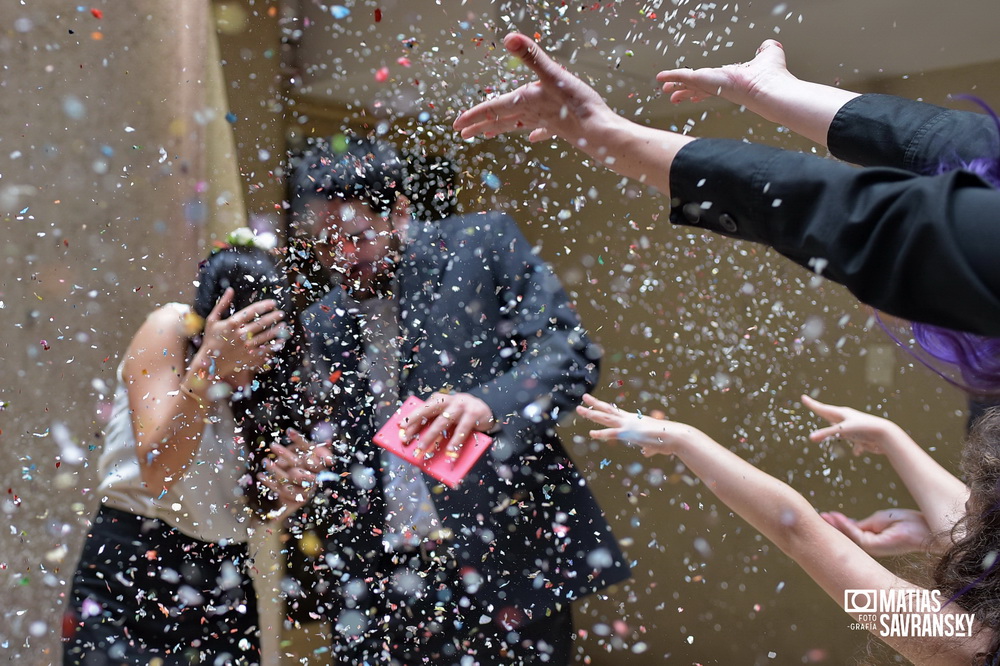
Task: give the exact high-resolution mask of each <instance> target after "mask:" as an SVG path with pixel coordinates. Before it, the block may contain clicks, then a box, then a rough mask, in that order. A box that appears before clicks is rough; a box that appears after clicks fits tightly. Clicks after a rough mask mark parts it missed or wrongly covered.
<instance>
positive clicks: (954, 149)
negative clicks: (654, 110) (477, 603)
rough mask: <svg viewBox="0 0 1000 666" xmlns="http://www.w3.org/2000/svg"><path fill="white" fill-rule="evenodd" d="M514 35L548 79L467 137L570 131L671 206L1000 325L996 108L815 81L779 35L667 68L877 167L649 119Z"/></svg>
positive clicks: (492, 105)
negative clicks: (745, 55) (754, 47)
mask: <svg viewBox="0 0 1000 666" xmlns="http://www.w3.org/2000/svg"><path fill="white" fill-rule="evenodd" d="M504 45H505V46H506V48H507V50H508V51H509V52H510V53H512V54H514V55H516V56H517V57H519V58H520V59H521V60H522V61H523V62H524V63H525V64H526V65H527V66H528V67H529V68H530V69H531V70H532V71H533V72H534V73H535V75H536V76H537V80H536V81H534V82H531V83H528V84H526V85H524V86H521V87H520V88H518V89H516V90H514V91H511V92H508V93H505V94H503V95H500V96H498V97H495V98H493V99H490V100H487V101H485V102H482V103H480V104H477V105H476V106H474V107H472V108H471V109H469V110H468V111H466V112H464V113H462V114H461V115H460V116H459V117H458V118H457V119H456V120H455V124H454V126H455V129H457V130H459V131H460V132H461V134H462V137H463V138H470V137H473V136H477V135H482V136H486V137H492V136H495V135H498V134H502V133H505V132H512V131H528V132H530V134H529V140H531V141H541V140H548V139H549V138H550V137H552V136H558V137H560V138H563V139H565V140H567V141H569V142H570V143H571V144H572V145H573V146H574V147H576V148H578V149H579V150H581V151H583V152H584V153H586V154H587V155H589V156H590V157H591V158H593V159H595V160H597V161H598V162H600V163H601V164H603V165H605V166H607V167H608V168H610V169H613V170H614V171H616V172H618V173H620V174H622V175H624V176H628V177H631V178H634V179H637V180H639V181H641V182H645V183H647V184H650V185H653V186H654V187H656V188H657V189H659V190H660V191H661V192H662V193H663V194H665V195H667V196H668V197H671V216H670V219H671V222H674V223H676V224H683V225H694V226H698V227H699V228H703V229H706V230H710V231H716V232H718V233H721V234H724V235H727V236H732V237H736V238H743V239H747V240H752V241H756V242H760V243H764V244H766V245H769V246H771V247H773V248H774V249H776V250H777V251H778V252H780V253H782V254H784V255H785V256H786V257H788V258H790V259H792V260H793V261H796V262H797V263H799V264H801V265H802V266H805V267H807V268H810V269H811V270H815V271H818V272H822V274H823V275H824V276H825V277H828V278H830V279H832V280H835V281H837V282H840V283H841V284H843V285H845V286H846V287H847V288H848V289H850V290H851V291H852V292H853V293H854V294H855V296H857V297H858V298H859V299H860V300H862V301H864V302H865V303H868V304H869V305H872V306H873V307H875V308H877V309H879V310H881V311H884V312H887V313H889V314H892V315H894V316H898V317H902V318H905V319H907V320H910V321H919V322H924V323H929V324H935V325H938V326H944V327H947V328H951V329H956V330H965V331H971V332H973V333H978V334H981V335H993V336H1000V262H998V261H997V260H996V253H997V249H998V248H1000V224H998V223H997V221H998V219H1000V191H998V190H997V189H996V188H994V187H993V186H992V185H991V184H990V182H989V181H988V180H987V179H984V177H983V175H984V174H993V175H996V174H997V173H998V170H997V161H996V158H991V159H985V160H984V159H983V157H984V156H986V155H997V154H998V145H1000V132H998V129H997V124H996V122H995V120H994V118H991V117H990V116H989V115H984V114H980V113H973V112H964V111H954V110H949V109H944V108H942V107H938V106H934V105H932V104H924V103H921V102H914V101H910V100H905V99H901V98H898V97H892V96H889V95H859V94H857V93H853V92H850V91H846V90H842V89H840V88H834V87H831V86H825V85H820V84H816V83H810V82H808V81H802V80H800V79H798V78H796V77H795V76H793V75H792V74H791V73H790V72H789V71H788V69H787V67H786V65H785V54H784V50H783V49H782V47H781V45H780V44H779V43H778V42H775V41H773V40H768V41H765V42H764V43H763V44H762V45H761V47H760V49H758V51H757V54H756V56H755V57H754V58H753V59H752V60H751V61H749V62H746V63H741V64H736V65H727V66H725V67H718V68H704V69H697V70H691V69H677V70H668V71H664V72H661V73H660V74H659V75H658V76H657V80H658V81H660V82H661V83H662V84H663V89H664V92H666V93H667V94H669V95H670V98H671V100H672V101H673V102H681V101H699V100H702V99H705V98H708V97H713V96H718V97H722V98H724V99H726V100H729V101H731V102H734V103H736V104H740V105H743V106H744V107H746V108H747V109H748V110H750V111H751V112H753V113H756V114H758V115H760V116H762V117H764V118H766V119H768V120H771V121H773V122H776V123H779V124H781V125H784V126H785V127H788V128H789V129H790V130H792V131H793V132H796V133H798V134H801V135H803V136H805V137H807V138H809V139H812V140H813V141H816V142H817V143H819V144H821V145H824V146H828V147H829V149H830V152H831V153H833V155H834V156H836V157H838V158H841V159H843V160H845V161H848V162H852V163H854V164H859V165H862V166H864V167H865V168H863V169H855V168H852V167H851V166H849V165H847V164H843V163H840V162H836V161H834V160H828V159H824V158H822V157H818V156H816V155H809V154H804V153H799V152H795V151H789V150H779V149H776V148H771V147H767V146H762V145H758V144H753V143H748V142H743V141H734V140H727V139H695V138H694V137H691V136H684V135H681V134H678V133H676V132H670V131H666V130H659V129H655V128H651V127H646V126H642V125H639V124H636V123H634V122H632V121H629V120H627V119H625V118H623V117H621V116H619V115H618V114H616V113H615V112H614V111H613V110H612V109H610V108H609V107H608V105H607V104H606V103H605V102H604V100H603V99H602V98H601V96H600V95H599V94H598V93H597V92H595V91H594V90H593V89H592V88H590V87H589V86H588V85H587V84H585V83H584V82H583V81H581V80H580V79H579V78H577V77H575V76H574V75H573V74H571V73H569V72H568V71H566V70H565V69H563V68H562V67H561V66H560V65H558V64H557V63H556V62H555V61H553V60H552V59H551V58H550V57H549V56H548V55H547V54H546V53H545V52H544V51H543V50H542V49H541V48H540V47H539V46H538V45H537V44H535V43H534V42H533V41H531V40H530V39H529V38H527V37H526V36H524V35H521V34H519V33H512V34H510V35H508V36H507V37H506V39H505V40H504ZM940 164H945V165H949V166H950V165H965V166H966V167H970V168H971V169H970V168H959V169H950V170H946V171H945V172H943V173H942V172H940V169H938V168H937V166H938V165H940ZM977 172H978V173H977Z"/></svg>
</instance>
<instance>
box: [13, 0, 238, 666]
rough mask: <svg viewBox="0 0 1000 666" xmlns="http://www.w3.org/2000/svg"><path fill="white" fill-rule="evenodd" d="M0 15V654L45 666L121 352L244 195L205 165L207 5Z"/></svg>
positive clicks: (182, 0) (36, 5) (187, 2)
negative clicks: (0, 369) (0, 21)
mask: <svg viewBox="0 0 1000 666" xmlns="http://www.w3.org/2000/svg"><path fill="white" fill-rule="evenodd" d="M4 15H5V19H4V21H3V27H2V28H0V95H2V98H3V110H4V112H3V114H0V224H2V234H3V242H2V244H0V264H2V271H0V363H2V367H3V372H2V376H3V380H2V382H0V599H3V604H2V608H0V653H3V654H4V656H5V657H6V658H11V659H13V658H15V657H22V658H24V659H26V662H25V663H50V662H51V663H56V662H58V661H59V658H60V657H59V649H60V648H59V634H60V630H61V616H62V611H63V604H64V599H65V596H66V595H67V593H68V591H69V585H70V583H71V577H72V573H73V568H74V566H75V564H76V560H77V556H78V552H79V547H80V544H81V542H82V540H83V537H84V535H85V533H86V529H87V524H88V520H89V518H90V517H91V515H92V514H93V512H94V510H95V508H96V506H97V504H98V502H99V500H100V498H99V497H98V496H97V495H96V493H95V491H94V487H95V484H96V481H97V479H96V478H95V469H94V467H95V461H96V458H97V455H98V453H99V450H100V447H101V445H102V436H101V430H102V427H103V424H104V419H105V418H106V416H107V408H108V403H109V400H110V396H111V394H112V391H113V388H114V382H115V370H116V368H117V365H118V363H119V361H120V360H121V353H122V351H123V350H124V347H125V345H126V344H127V342H128V340H129V339H130V337H131V335H132V334H133V332H134V331H135V329H136V328H137V326H138V324H139V323H140V322H141V321H142V319H143V318H144V317H145V315H146V314H147V313H148V312H149V311H151V310H152V309H154V308H155V307H157V306H158V305H160V304H162V303H165V302H168V301H175V300H180V301H189V300H190V293H191V289H190V286H191V281H192V279H193V277H194V271H195V269H196V266H197V262H198V260H199V259H200V258H201V257H202V256H203V255H204V252H205V250H206V246H207V240H208V239H207V229H208V228H209V227H213V228H214V227H215V226H219V227H220V228H222V227H224V228H229V227H231V226H235V224H237V223H239V221H240V220H242V219H243V218H242V215H243V213H242V209H243V204H242V198H241V187H240V186H239V185H238V183H239V179H238V175H237V173H236V169H235V163H234V162H233V161H232V160H230V162H229V164H228V165H226V164H224V163H221V162H219V163H216V164H215V165H214V166H212V168H209V167H210V165H211V162H212V160H211V157H210V153H209V151H208V150H207V148H206V146H208V145H213V141H212V137H213V136H215V134H213V133H218V132H220V131H223V132H224V131H226V129H225V122H224V121H223V127H222V129H221V130H220V128H219V127H220V126H219V125H218V118H219V111H220V110H219V109H217V108H216V109H213V108H211V106H210V103H211V101H212V99H213V97H212V95H211V93H212V90H211V89H210V86H209V82H210V81H212V80H214V81H215V82H216V87H217V88H218V85H219V82H220V81H221V75H219V74H218V72H215V73H214V74H213V73H212V71H211V67H209V65H210V64H211V65H212V66H214V67H215V68H216V69H217V68H218V62H217V60H216V61H214V62H213V61H211V60H210V59H209V58H208V57H206V56H207V55H209V54H210V53H211V47H212V39H214V31H212V30H211V29H212V28H213V27H214V26H213V25H212V23H211V21H210V16H211V15H210V11H209V6H208V3H207V2H206V1H205V0H175V1H173V2H159V1H156V0H135V1H134V2H130V3H128V4H127V5H126V4H122V3H116V2H110V1H109V0H92V2H91V3H90V4H87V5H77V4H75V3H65V2H56V1H55V0H31V2H27V1H24V0H22V1H21V2H16V3H15V2H9V3H7V6H6V7H5V9H4ZM210 37H211V39H210ZM210 74H211V75H212V76H210ZM213 77H214V79H213ZM214 99H215V103H216V105H218V103H219V102H218V100H219V99H220V96H219V91H218V90H216V94H215V97H214ZM222 113H223V116H224V113H225V112H224V111H222ZM213 119H215V120H216V124H215V125H213V124H212V121H213ZM219 141H221V142H222V143H225V137H221V138H217V139H216V141H215V143H218V142H219ZM229 141H230V143H231V142H232V139H231V137H230V138H229ZM226 192H228V193H229V194H230V196H229V197H228V198H225V197H223V198H222V199H221V200H220V195H221V194H224V193H226ZM210 193H211V194H213V195H215V197H214V198H212V197H210V196H208V195H209V194H210ZM220 210H221V211H222V213H220ZM233 211H236V212H233ZM215 220H219V222H218V223H217V225H216V223H215ZM223 220H224V221H223Z"/></svg>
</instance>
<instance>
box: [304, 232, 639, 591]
mask: <svg viewBox="0 0 1000 666" xmlns="http://www.w3.org/2000/svg"><path fill="white" fill-rule="evenodd" d="M412 225H414V227H415V228H412V229H411V233H410V236H411V238H412V239H413V240H411V241H410V242H409V243H408V244H407V246H406V247H405V248H404V251H403V254H404V256H403V257H402V260H401V263H400V266H399V268H398V270H397V274H396V275H397V279H398V287H399V290H398V291H399V293H398V297H399V307H400V327H401V331H400V333H401V336H402V341H403V342H402V347H401V349H402V350H403V353H402V354H401V356H402V358H401V359H400V374H399V377H400V385H399V395H400V399H405V398H406V397H407V396H409V395H418V396H421V397H426V396H427V395H428V394H430V393H432V392H434V391H437V390H439V389H441V388H443V387H450V388H451V389H452V390H454V391H458V392H468V393H471V394H473V395H475V396H477V397H479V398H481V399H482V400H483V401H485V402H486V403H487V404H488V405H489V406H490V407H491V409H492V411H493V415H494V416H495V418H496V419H497V420H498V421H499V422H500V424H501V428H500V431H499V432H498V433H496V434H495V435H494V445H493V446H492V447H491V450H490V451H488V452H487V453H486V454H485V455H484V456H483V457H482V458H481V459H480V461H479V463H477V465H476V466H475V467H474V468H473V470H472V472H471V473H470V475H469V476H468V477H467V478H466V479H465V481H464V482H463V483H462V485H461V486H460V487H459V488H457V489H455V490H450V489H447V488H445V487H444V486H441V485H436V482H435V481H434V480H433V479H432V478H431V477H427V476H426V475H425V479H426V480H427V481H428V484H429V486H430V487H431V489H432V497H433V499H434V503H435V506H436V509H437V512H438V514H439V516H440V518H441V520H442V522H443V525H444V527H446V528H449V529H450V530H451V533H452V534H453V535H454V541H453V544H454V547H455V552H456V556H457V558H458V560H459V566H461V567H472V568H473V569H474V570H475V571H477V572H478V573H479V574H480V576H481V578H482V580H483V583H482V585H481V586H480V588H479V590H478V597H479V598H480V599H481V600H484V601H487V602H490V603H493V604H499V607H502V606H508V605H514V606H517V607H519V608H520V609H522V610H527V611H531V609H533V608H534V609H544V608H549V607H551V606H552V604H553V603H554V602H557V601H566V600H572V599H575V598H578V597H580V596H582V595H586V594H589V593H592V592H595V591H597V590H599V589H601V588H603V587H605V586H607V585H610V584H613V583H616V582H619V581H622V580H624V579H626V578H628V576H629V573H630V572H629V567H628V565H627V564H626V562H625V560H624V558H623V557H622V554H621V552H620V550H619V547H618V545H617V542H616V541H615V539H614V536H613V535H612V533H611V530H610V528H609V526H608V524H607V522H606V521H605V519H604V515H603V512H602V511H601V509H600V507H599V506H598V505H597V502H596V501H595V499H594V497H593V495H592V494H591V492H590V490H589V489H588V488H587V484H586V482H585V481H584V479H583V477H582V476H581V475H580V474H579V473H578V471H577V469H576V467H575V465H574V464H573V462H572V461H571V460H570V458H569V457H568V456H567V454H566V451H565V450H564V448H563V446H562V444H561V443H560V441H559V439H558V438H557V437H556V434H555V427H556V424H557V421H558V420H559V418H560V417H562V416H564V415H566V414H568V413H570V412H571V411H572V410H573V408H574V407H575V406H576V405H577V404H578V403H579V401H580V398H581V396H582V395H583V393H584V392H585V391H588V390H590V389H591V387H593V385H594V383H595V381H596V379H597V373H598V363H599V357H600V352H599V350H598V349H597V348H596V347H595V346H594V345H593V344H591V342H590V340H589V339H588V337H587V334H586V333H585V332H584V331H583V329H582V328H581V327H580V322H579V319H578V317H577V315H576V313H575V312H574V310H573V309H572V307H571V305H570V303H569V299H568V297H567V296H566V294H565V292H564V291H563V289H562V286H561V285H560V283H559V281H558V279H557V278H556V276H555V275H554V274H553V273H552V271H551V270H550V268H549V267H548V266H547V265H546V264H545V263H544V262H543V261H542V260H541V259H539V258H538V257H537V256H536V255H535V254H533V252H532V250H531V246H530V244H529V243H528V242H527V240H526V239H525V238H524V236H523V235H522V234H521V232H520V231H519V230H518V228H517V226H516V225H515V224H514V222H513V220H511V219H510V218H509V217H507V216H506V215H502V214H499V213H487V214H478V215H467V216H463V217H454V218H449V219H446V220H442V221H440V222H436V223H419V222H416V221H414V222H413V223H412ZM348 303H349V299H347V298H346V296H345V293H344V291H343V290H342V289H339V288H335V289H333V291H331V292H330V293H329V294H327V295H326V296H325V297H324V298H323V299H322V300H321V301H319V302H318V303H316V304H314V305H313V306H311V307H310V308H308V309H307V310H306V312H305V313H304V314H303V316H302V324H303V328H304V330H305V333H306V337H307V340H308V343H309V358H310V363H311V365H312V374H313V376H314V377H316V378H318V379H319V381H321V382H322V383H323V384H324V385H323V387H322V389H321V391H320V392H321V393H322V394H323V395H325V396H326V397H325V398H324V399H322V400H320V401H318V403H317V409H316V411H315V412H314V414H313V419H314V421H315V422H316V423H315V425H317V426H319V427H321V428H322V427H330V426H332V428H331V430H332V432H333V433H334V435H335V437H336V438H337V440H338V441H339V446H340V449H339V455H338V456H337V457H338V461H339V462H338V465H339V469H334V470H333V472H334V476H335V477H336V480H335V481H334V482H332V483H328V485H327V486H326V487H325V489H324V492H323V493H320V495H319V498H318V500H317V502H314V505H313V507H312V509H313V513H314V518H315V515H320V514H324V513H325V515H326V519H325V524H326V529H325V531H326V532H327V533H328V538H327V550H328V552H330V553H331V554H335V556H334V557H332V558H331V557H328V558H326V563H327V564H329V563H331V562H332V563H333V568H334V569H335V570H341V571H347V572H348V573H349V575H351V576H368V575H370V573H371V569H372V567H374V566H376V564H375V563H376V562H377V561H378V559H379V558H378V557H377V555H376V553H377V552H378V551H379V550H380V548H381V536H380V529H379V528H381V526H382V521H383V517H384V513H383V509H382V506H381V504H380V503H379V498H378V492H377V490H378V488H377V485H376V484H378V483H380V480H381V477H380V474H379V473H378V472H377V470H378V460H379V458H378V453H377V450H376V449H375V447H374V446H373V445H372V444H371V443H370V439H371V435H372V432H371V428H372V422H371V418H370V417H371V414H372V405H371V404H370V401H371V396H370V395H369V393H368V391H367V384H366V378H365V377H364V376H362V374H361V373H360V372H359V361H360V358H361V354H362V352H361V347H360V345H359V333H360V326H362V325H363V322H360V321H359V318H358V316H357V315H356V314H355V313H352V312H351V307H350V305H349V304H348ZM324 424H330V425H327V426H324ZM435 486H436V487H435ZM332 587H334V588H335V587H336V584H333V585H332Z"/></svg>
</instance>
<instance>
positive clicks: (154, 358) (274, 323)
mask: <svg viewBox="0 0 1000 666" xmlns="http://www.w3.org/2000/svg"><path fill="white" fill-rule="evenodd" d="M231 238H232V236H231ZM196 284H197V287H198V289H197V294H196V296H195V302H194V307H193V308H190V307H188V306H185V305H181V304H177V303H171V304H167V305H165V306H163V307H161V308H159V309H157V310H155V311H154V312H153V313H151V314H150V315H149V317H147V319H146V321H145V322H144V323H143V325H142V326H141V327H140V328H139V331H138V332H137V333H136V335H135V337H134V338H133V339H132V342H131V343H130V344H129V347H128V350H127V351H126V353H125V358H124V361H123V362H122V364H121V366H120V367H119V371H118V372H119V377H118V378H119V386H118V390H117V392H116V395H115V404H114V410H113V413H112V417H111V422H110V423H109V425H108V428H107V438H106V442H105V447H104V451H103V454H102V456H101V460H100V473H101V477H102V482H101V486H100V489H99V492H100V493H101V501H102V505H101V508H100V511H99V512H98V515H97V516H96V518H95V519H94V521H93V524H92V528H91V530H90V533H89V535H88V537H87V540H86V542H85V544H84V549H83V554H82V556H81V560H80V564H79V565H78V567H77V570H76V575H75V577H74V581H73V590H72V594H71V596H70V602H69V608H68V613H69V614H70V624H71V626H72V627H73V632H72V635H71V636H69V637H67V641H66V642H65V643H64V646H65V647H64V663H65V664H149V663H158V664H185V665H186V664H191V663H207V664H220V665H221V664H254V663H258V662H259V660H260V647H259V638H258V626H257V601H256V596H255V594H254V591H253V586H252V583H251V580H250V577H249V575H248V573H247V569H248V566H249V565H250V564H251V562H250V560H249V557H248V552H247V543H246V542H247V537H248V528H249V527H250V526H251V524H252V523H251V520H252V514H251V511H249V509H248V501H247V500H248V499H250V498H249V497H248V496H249V495H251V494H255V493H257V492H258V490H257V488H258V487H259V486H257V484H255V483H253V482H255V481H261V482H262V483H263V485H264V486H266V487H267V488H269V489H270V491H271V493H270V494H271V499H277V500H278V501H279V503H281V504H282V505H284V507H286V508H288V507H289V506H291V507H292V508H294V507H296V506H297V505H301V503H303V502H304V501H305V499H306V496H307V488H308V487H309V486H310V485H311V484H312V483H313V482H314V481H315V476H314V474H313V473H312V472H310V471H309V470H308V469H306V468H305V460H306V457H307V455H306V453H307V452H306V451H305V450H304V449H300V448H299V445H302V444H303V440H301V439H300V438H298V436H297V434H295V433H291V434H292V436H293V440H294V442H295V444H293V445H292V446H290V447H288V448H285V447H283V446H282V445H281V444H279V443H277V442H278V440H279V438H280V437H281V436H282V435H283V434H284V431H285V430H286V428H287V426H288V425H290V421H289V418H290V416H289V414H290V411H289V408H291V409H294V408H295V405H296V404H297V401H296V400H295V399H294V396H293V395H289V394H287V393H286V392H287V391H289V390H290V387H291V386H294V385H295V384H294V383H291V382H289V381H287V380H288V379H289V378H290V376H291V373H293V372H294V371H295V370H296V366H297V365H298V364H297V360H296V359H294V358H293V356H292V355H291V354H290V353H287V352H285V351H284V350H283V344H282V343H283V340H284V338H286V337H287V331H288V327H287V325H286V324H285V321H284V320H285V313H284V311H283V310H282V306H283V305H284V304H285V303H287V302H288V300H289V296H288V286H287V283H286V280H285V278H284V276H283V274H282V272H281V271H280V270H279V268H278V266H277V264H276V262H275V259H274V257H273V256H272V255H271V253H270V252H268V251H266V250H265V249H262V248H259V247H255V246H253V245H252V244H248V245H245V246H227V247H225V248H223V249H220V250H217V251H215V252H213V254H212V255H211V256H210V257H209V258H208V259H206V260H205V261H204V262H202V264H201V266H200V269H199V275H198V281H197V283H196ZM289 346H290V345H289ZM274 458H277V464H273V463H272V462H270V460H269V459H274ZM261 467H264V469H265V470H266V471H267V472H270V473H271V475H272V476H270V477H269V476H267V475H265V473H264V472H261V473H260V474H253V473H252V472H251V470H255V471H256V470H259V469H260V468H261ZM314 467H315V468H316V469H318V468H319V466H318V464H317V465H315V466H314ZM274 476H277V477H278V478H280V479H281V480H282V481H283V483H281V484H278V483H277V482H276V481H275V478H274ZM265 492H266V491H265Z"/></svg>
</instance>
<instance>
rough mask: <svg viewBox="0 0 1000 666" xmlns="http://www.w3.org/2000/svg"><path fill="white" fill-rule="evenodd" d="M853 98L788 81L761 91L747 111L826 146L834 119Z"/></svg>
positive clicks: (843, 92)
mask: <svg viewBox="0 0 1000 666" xmlns="http://www.w3.org/2000/svg"><path fill="white" fill-rule="evenodd" d="M855 97H858V93H855V92H851V91H849V90H841V89H840V88H834V87H832V86H827V85H822V84H819V83H811V82H809V81H802V80H800V79H796V78H794V77H789V79H788V80H784V81H782V83H781V85H776V86H773V87H772V88H771V89H767V90H763V91H762V92H761V94H760V95H758V96H756V97H754V98H753V99H752V100H751V101H750V102H748V103H747V105H746V107H747V109H748V110H750V111H752V112H753V113H756V114H757V115H759V116H761V117H762V118H765V119H767V120H770V121H771V122H773V123H777V124H779V125H783V126H785V127H787V128H788V129H790V130H792V131H793V132H795V133H796V134H799V135H801V136H804V137H806V138H807V139H810V140H812V141H815V142H816V143H818V144H820V145H821V146H826V145H827V135H828V133H829V130H830V124H831V123H832V122H833V119H834V117H835V116H836V115H837V112H838V111H840V109H841V107H843V106H844V105H845V104H846V103H847V102H849V101H851V100H852V99H854V98H855Z"/></svg>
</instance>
